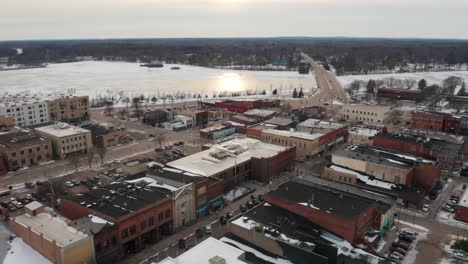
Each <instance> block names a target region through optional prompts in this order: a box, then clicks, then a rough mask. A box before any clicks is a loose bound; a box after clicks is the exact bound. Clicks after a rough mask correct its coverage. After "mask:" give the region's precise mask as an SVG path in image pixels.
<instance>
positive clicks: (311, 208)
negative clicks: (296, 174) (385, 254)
mask: <svg viewBox="0 0 468 264" xmlns="http://www.w3.org/2000/svg"><path fill="white" fill-rule="evenodd" d="M265 201H267V202H268V203H269V204H272V205H275V206H278V207H281V208H283V209H285V210H288V211H290V212H292V213H294V214H297V215H300V216H303V217H305V218H306V219H307V220H309V221H310V222H312V223H314V224H316V225H318V226H320V227H322V228H324V229H326V230H328V231H329V232H331V233H333V234H335V235H338V236H340V237H342V238H344V239H345V240H347V241H349V242H351V243H353V244H359V243H362V242H363V241H364V240H363V239H364V236H365V234H366V232H367V231H368V230H369V229H370V228H371V227H374V226H376V225H380V222H379V223H377V222H378V221H374V220H375V219H376V217H377V216H378V215H381V214H382V212H380V209H379V210H377V209H378V208H377V203H376V202H375V201H372V200H370V199H366V198H363V197H358V196H356V195H352V194H350V193H345V192H340V191H337V190H333V191H332V190H330V189H328V188H322V187H318V186H312V185H305V184H302V183H298V182H287V183H284V184H283V185H281V186H279V187H278V188H276V189H275V190H273V191H271V192H269V193H267V194H266V195H265ZM378 211H379V212H378Z"/></svg>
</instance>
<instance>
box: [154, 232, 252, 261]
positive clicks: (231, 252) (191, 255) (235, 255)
mask: <svg viewBox="0 0 468 264" xmlns="http://www.w3.org/2000/svg"><path fill="white" fill-rule="evenodd" d="M244 253H245V252H244V251H243V250H240V249H238V248H237V247H234V246H231V245H229V244H227V243H224V242H222V241H220V240H218V239H216V238H213V237H208V238H207V239H205V240H203V241H202V242H201V243H199V244H198V245H196V246H194V247H193V248H191V249H190V250H188V251H186V252H185V253H183V254H182V255H180V256H178V257H177V258H175V259H166V260H163V262H159V263H170V264H172V263H176V264H192V263H195V262H196V263H210V262H209V260H210V259H211V258H213V257H216V256H219V257H221V258H223V259H224V260H225V261H226V262H225V263H226V264H245V263H247V262H244V261H242V260H240V258H242V257H243V256H244Z"/></svg>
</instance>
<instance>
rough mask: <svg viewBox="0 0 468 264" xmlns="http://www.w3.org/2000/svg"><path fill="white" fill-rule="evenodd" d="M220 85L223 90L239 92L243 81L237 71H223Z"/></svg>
mask: <svg viewBox="0 0 468 264" xmlns="http://www.w3.org/2000/svg"><path fill="white" fill-rule="evenodd" d="M221 86H222V89H223V91H228V92H239V91H242V89H243V86H244V85H243V81H242V79H241V76H240V75H239V74H237V73H225V74H223V76H222V80H221Z"/></svg>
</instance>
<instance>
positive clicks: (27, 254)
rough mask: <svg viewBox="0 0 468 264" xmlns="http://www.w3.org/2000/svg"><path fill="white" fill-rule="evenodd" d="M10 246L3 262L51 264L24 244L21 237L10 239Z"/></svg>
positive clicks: (13, 263) (8, 263) (4, 263)
mask: <svg viewBox="0 0 468 264" xmlns="http://www.w3.org/2000/svg"><path fill="white" fill-rule="evenodd" d="M10 246H11V248H10V250H8V252H7V253H6V256H5V259H4V260H3V264H19V263H34V264H52V262H51V261H50V260H48V259H47V258H46V257H44V256H43V255H41V254H40V253H39V252H37V251H36V250H35V249H33V248H32V247H31V246H29V245H28V244H26V243H25V242H24V241H23V239H21V238H19V237H16V238H14V239H13V241H11V243H10Z"/></svg>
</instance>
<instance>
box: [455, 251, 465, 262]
mask: <svg viewBox="0 0 468 264" xmlns="http://www.w3.org/2000/svg"><path fill="white" fill-rule="evenodd" d="M452 257H453V258H454V259H456V260H461V261H463V262H465V263H466V262H468V257H467V256H466V254H464V253H462V252H459V251H454V252H453V254H452Z"/></svg>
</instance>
